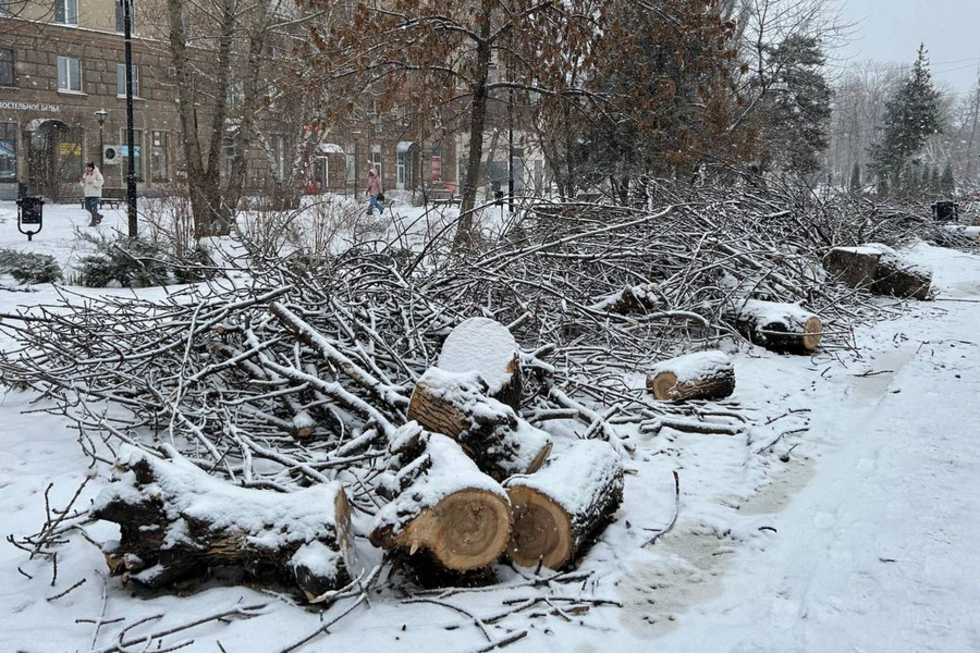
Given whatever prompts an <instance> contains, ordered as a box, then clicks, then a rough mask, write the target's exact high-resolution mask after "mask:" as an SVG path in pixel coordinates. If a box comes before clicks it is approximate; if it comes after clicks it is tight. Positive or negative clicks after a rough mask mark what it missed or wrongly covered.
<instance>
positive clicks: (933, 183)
mask: <svg viewBox="0 0 980 653" xmlns="http://www.w3.org/2000/svg"><path fill="white" fill-rule="evenodd" d="M929 190H930V191H931V192H933V193H939V192H941V191H942V184H941V183H940V180H939V166H932V167H931V168H930V170H929Z"/></svg>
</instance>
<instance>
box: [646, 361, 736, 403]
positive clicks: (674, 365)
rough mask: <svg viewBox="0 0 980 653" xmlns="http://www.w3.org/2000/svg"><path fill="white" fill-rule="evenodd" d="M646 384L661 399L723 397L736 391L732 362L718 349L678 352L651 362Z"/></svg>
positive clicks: (678, 399) (683, 399)
mask: <svg viewBox="0 0 980 653" xmlns="http://www.w3.org/2000/svg"><path fill="white" fill-rule="evenodd" d="M647 388H648V389H649V390H650V391H651V392H653V395H654V396H655V397H656V398H657V399H659V400H660V401H686V400H688V399H722V398H724V397H728V396H729V395H731V394H732V392H734V391H735V366H734V365H733V364H732V359H731V358H729V356H728V355H727V354H725V353H724V352H721V351H705V352H698V353H695V354H687V355H686V356H678V357H677V358H673V359H671V360H668V361H664V362H662V363H658V364H657V365H656V366H654V368H653V370H651V372H650V375H649V376H648V377H647Z"/></svg>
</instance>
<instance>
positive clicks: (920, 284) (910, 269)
mask: <svg viewBox="0 0 980 653" xmlns="http://www.w3.org/2000/svg"><path fill="white" fill-rule="evenodd" d="M874 247H875V248H876V249H878V250H879V251H880V252H881V258H880V259H879V260H878V269H877V271H876V272H875V280H874V285H873V286H872V287H871V290H872V292H875V293H877V294H879V295H890V296H893V297H901V298H903V299H910V298H911V299H928V298H929V290H930V288H932V271H931V270H929V269H928V268H926V267H924V266H922V265H919V264H917V263H913V262H912V261H909V260H908V259H906V258H904V257H903V256H902V255H901V254H899V253H898V252H896V251H895V250H894V249H892V248H891V247H887V246H885V245H874Z"/></svg>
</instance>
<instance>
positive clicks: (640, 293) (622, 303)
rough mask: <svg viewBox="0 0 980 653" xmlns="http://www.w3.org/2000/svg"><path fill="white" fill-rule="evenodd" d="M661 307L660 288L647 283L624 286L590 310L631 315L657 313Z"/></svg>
mask: <svg viewBox="0 0 980 653" xmlns="http://www.w3.org/2000/svg"><path fill="white" fill-rule="evenodd" d="M663 305H664V302H663V297H662V295H661V293H660V286H658V285H657V284H655V283H648V284H644V285H640V286H626V287H625V288H623V289H622V290H620V291H619V292H617V293H613V294H612V295H609V296H607V297H604V298H602V300H600V301H599V302H597V303H596V304H593V305H592V307H591V308H593V309H595V310H597V311H606V312H608V313H617V314H619V315H633V314H637V313H641V314H642V313H650V312H652V311H659V310H660V309H661V308H662V307H663Z"/></svg>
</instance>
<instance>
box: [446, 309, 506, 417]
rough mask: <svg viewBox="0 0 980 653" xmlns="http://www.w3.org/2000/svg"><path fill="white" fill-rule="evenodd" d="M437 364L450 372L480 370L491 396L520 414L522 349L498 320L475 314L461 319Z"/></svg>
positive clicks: (447, 340)
mask: <svg viewBox="0 0 980 653" xmlns="http://www.w3.org/2000/svg"><path fill="white" fill-rule="evenodd" d="M436 366H437V367H438V368H439V369H443V370H446V371H447V372H460V373H465V372H477V373H478V374H479V375H480V377H481V378H482V379H483V380H484V382H486V384H487V392H488V393H489V395H490V396H491V397H493V398H494V399H496V400H497V401H500V402H502V403H505V404H507V405H508V406H510V407H511V408H513V409H514V412H515V413H518V414H520V411H521V389H522V377H521V354H520V349H519V348H518V346H517V341H516V340H514V336H513V335H512V334H511V332H510V331H509V330H508V329H507V327H505V326H504V325H502V324H500V323H499V322H495V321H494V320H489V319H487V318H485V317H474V318H470V319H469V320H465V321H464V322H462V323H460V324H459V326H457V327H456V328H455V329H453V331H452V333H450V334H449V337H447V338H446V341H445V342H444V343H443V345H442V351H441V352H440V353H439V361H438V362H437V363H436Z"/></svg>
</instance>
